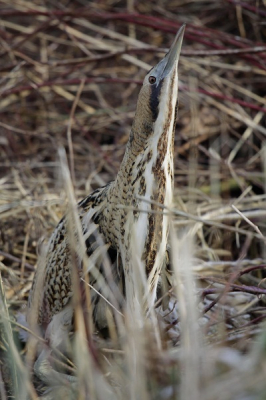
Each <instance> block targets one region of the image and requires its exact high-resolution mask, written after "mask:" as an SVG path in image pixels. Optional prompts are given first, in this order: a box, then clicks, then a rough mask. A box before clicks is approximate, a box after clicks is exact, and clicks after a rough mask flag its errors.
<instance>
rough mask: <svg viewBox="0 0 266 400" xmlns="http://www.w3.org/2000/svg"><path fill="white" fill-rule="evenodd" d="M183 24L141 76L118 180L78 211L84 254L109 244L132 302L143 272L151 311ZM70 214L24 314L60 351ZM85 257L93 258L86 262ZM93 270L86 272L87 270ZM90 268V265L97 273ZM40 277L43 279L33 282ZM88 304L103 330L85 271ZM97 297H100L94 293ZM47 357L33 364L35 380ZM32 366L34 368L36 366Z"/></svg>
mask: <svg viewBox="0 0 266 400" xmlns="http://www.w3.org/2000/svg"><path fill="white" fill-rule="evenodd" d="M184 30H185V26H184V25H183V26H182V27H181V28H180V30H179V31H178V33H177V35H176V37H175V40H174V42H173V44H172V46H171V48H170V50H169V52H168V53H167V54H166V55H165V56H164V58H163V59H162V60H161V61H160V62H159V63H158V64H157V65H156V66H155V67H153V68H152V69H151V70H150V71H149V72H148V74H147V75H146V76H145V78H144V81H143V86H142V88H141V90H140V93H139V96H138V101H137V108H136V113H135V117H134V121H133V125H132V129H131V132H130V136H129V140H128V143H127V146H126V151H125V155H124V158H123V160H122V163H121V165H120V168H119V171H118V174H117V177H116V179H115V180H114V181H113V182H111V183H109V184H107V185H106V186H104V187H102V188H100V189H97V190H95V191H94V192H93V193H92V194H90V195H89V196H88V197H86V198H85V199H84V200H82V201H81V202H80V203H79V204H78V206H77V212H78V215H79V219H80V222H81V226H82V233H83V235H84V242H85V245H86V252H87V255H88V256H89V257H91V256H92V255H93V254H95V253H96V252H97V249H98V248H99V246H100V245H101V244H100V243H104V244H105V245H106V247H108V251H107V252H108V255H109V258H110V265H111V272H112V276H113V279H114V281H115V282H116V283H117V286H120V287H122V293H123V295H124V296H125V297H126V298H127V299H129V303H130V304H133V306H134V301H140V299H136V298H134V296H136V293H135V291H134V288H133V289H132V271H134V268H136V266H135V261H136V258H137V260H138V264H139V265H138V268H139V267H140V268H142V271H145V272H146V277H147V283H148V289H149V290H148V291H149V299H150V301H149V306H152V305H153V304H154V302H155V299H156V293H157V289H158V287H159V285H160V281H161V279H162V278H163V275H164V273H165V270H166V269H167V265H168V263H169V254H168V251H169V250H168V236H169V216H167V215H166V213H163V212H162V209H163V208H164V207H166V208H169V207H171V206H172V196H173V185H174V162H173V155H174V134H175V122H176V116H177V105H178V61H179V56H180V51H181V45H182V40H183V35H184ZM69 235H70V233H69V227H68V224H67V216H66V217H65V218H63V219H62V220H61V221H60V222H59V224H58V226H57V227H56V229H55V230H54V232H53V234H52V236H51V238H50V241H49V244H48V247H47V250H46V254H45V261H44V265H43V266H42V267H41V268H43V272H42V273H41V274H40V272H38V269H37V273H36V278H35V279H34V282H33V285H32V290H31V293H30V297H29V309H28V310H29V311H28V316H29V318H30V319H31V313H33V311H32V309H33V307H35V309H36V310H37V316H36V322H37V324H38V325H39V326H41V327H42V329H43V330H44V332H46V333H45V337H46V338H47V339H49V340H50V342H51V344H52V345H54V346H57V345H58V344H59V343H60V341H61V340H62V337H61V336H62V332H63V330H64V329H65V326H68V325H69V326H70V325H71V321H72V316H73V312H74V311H73V308H74V306H73V302H72V301H71V299H72V298H73V290H76V289H75V287H74V285H73V273H72V269H73V259H75V262H76V263H77V264H78V269H79V270H80V271H82V268H83V267H82V257H80V255H79V254H78V250H76V249H74V252H75V254H74V257H73V249H71V243H70V242H71V241H70V239H69ZM89 259H90V258H89ZM103 262H104V261H103V259H102V258H101V257H96V258H94V263H95V265H96V269H98V271H99V276H100V277H101V278H102V279H104V280H105V282H106V284H107V285H108V279H109V278H108V277H107V276H106V269H105V268H104V267H103ZM89 270H90V268H89ZM94 271H95V268H94ZM38 275H41V277H40V278H39V280H41V282H40V281H39V282H38ZM89 281H90V284H91V285H92V286H93V287H94V288H95V289H96V290H97V291H96V290H95V291H94V290H92V291H91V307H92V315H93V319H94V322H95V325H96V326H97V328H98V329H99V330H101V329H104V328H106V327H107V319H106V308H107V307H109V306H108V304H107V302H105V300H104V299H103V298H102V297H100V295H99V293H101V290H102V282H103V281H102V280H101V281H100V280H98V278H97V273H95V272H94V273H93V274H92V273H91V272H89ZM97 292H98V293H97ZM44 358H45V354H44V353H42V355H41V356H40V359H39V361H37V365H38V369H39V375H42V378H44V379H46V378H47V377H46V376H44V373H43V372H41V373H40V370H41V364H42V362H43V360H44ZM36 369H37V368H36Z"/></svg>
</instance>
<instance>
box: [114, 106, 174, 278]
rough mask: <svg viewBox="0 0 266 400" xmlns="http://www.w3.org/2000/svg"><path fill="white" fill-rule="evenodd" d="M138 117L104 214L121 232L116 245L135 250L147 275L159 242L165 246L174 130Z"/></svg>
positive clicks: (171, 190)
mask: <svg viewBox="0 0 266 400" xmlns="http://www.w3.org/2000/svg"><path fill="white" fill-rule="evenodd" d="M141 114H142V113H138V110H137V113H136V116H135V119H134V122H133V126H132V130H131V134H130V139H129V141H128V144H127V147H126V151H125V155H124V158H123V161H122V163H121V166H120V169H119V171H118V174H117V177H116V180H115V181H114V183H113V185H112V187H111V188H110V191H109V196H108V197H109V198H108V207H109V211H107V213H108V215H112V218H114V223H115V225H116V226H114V228H115V229H116V230H117V232H120V237H119V238H118V240H119V243H117V244H116V245H118V246H121V245H122V246H123V245H124V246H125V247H130V246H131V244H132V246H135V248H136V252H137V254H139V255H140V257H141V261H142V262H143V260H145V268H146V270H147V272H150V270H151V269H152V268H153V265H154V260H155V253H156V252H157V251H158V250H159V247H160V243H162V241H163V243H164V244H163V246H164V247H165V246H166V244H165V242H166V241H167V236H168V227H167V226H166V225H168V218H166V217H165V216H163V215H162V214H163V212H164V207H170V206H171V203H172V192H173V169H174V167H173V147H174V133H173V131H174V126H173V123H172V124H170V125H169V126H164V127H163V126H158V124H157V125H156V123H153V122H151V123H149V122H147V120H145V118H142V115H141ZM163 128H165V129H163ZM156 129H157V131H158V132H156V131H155V130H156ZM159 131H161V132H162V133H161V132H159ZM114 216H115V217H114ZM134 235H135V237H134ZM162 236H164V237H162Z"/></svg>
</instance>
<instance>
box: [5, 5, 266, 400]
mask: <svg viewBox="0 0 266 400" xmlns="http://www.w3.org/2000/svg"><path fill="white" fill-rule="evenodd" d="M265 17H266V4H265V1H257V2H254V1H252V0H247V1H236V0H216V1H208V0H206V1H200V0H198V1H197V0H192V1H186V0H165V1H155V0H154V1H149V2H139V1H133V0H127V1H112V0H106V1H100V2H97V1H89V2H85V1H84V0H74V1H72V2H68V1H64V0H61V1H59V2H55V1H52V0H48V1H45V2H44V1H41V0H35V1H24V0H13V1H12V2H10V1H8V0H4V1H3V0H1V1H0V41H1V45H0V60H1V63H0V113H1V118H0V149H1V152H0V243H1V245H0V273H1V279H0V309H1V313H0V317H1V318H0V398H1V399H3V400H5V399H12V398H15V399H16V400H24V399H25V400H26V399H37V398H39V397H40V398H42V399H43V400H45V399H46V400H48V399H49V400H53V399H63V398H64V399H67V398H69V399H103V398H105V399H106V398H107V399H121V400H123V399H126V398H127V399H132V400H133V399H144V400H146V399H147V400H148V399H152V400H161V399H162V400H166V399H169V400H170V399H171V400H172V399H181V400H187V399H190V400H200V399H202V400H203V399H204V400H214V399H215V400H216V399H217V400H244V399H248V400H251V399H252V400H253V399H258V400H261V399H264V398H266V385H265V368H266V355H265V354H266V352H265V333H264V326H265V324H264V319H265V316H266V313H265V298H266V297H265V295H266V285H265V268H266V259H265V241H266V236H265V233H266V224H265V216H266V201H265V200H266V190H265V189H266V179H265V167H266V145H265V135H266V128H265V126H266V125H265V121H266V119H265V111H266V89H265V88H266V45H265V41H266V24H265ZM183 23H186V24H187V26H186V32H185V38H184V43H183V49H182V55H181V60H180V63H179V81H180V84H179V114H178V120H177V127H176V141H175V155H176V157H175V199H174V200H175V201H174V207H173V209H171V210H162V212H166V213H169V215H170V216H171V221H172V223H171V224H172V226H171V238H170V239H171V247H172V249H173V250H172V254H171V257H172V264H173V273H174V282H175V284H174V286H173V288H171V289H170V292H169V298H170V305H169V307H168V309H167V310H164V309H163V306H162V305H161V304H160V301H159V302H158V304H157V308H156V310H155V312H154V314H152V315H151V316H150V317H149V318H146V316H145V315H144V313H143V311H142V310H141V309H136V310H135V312H134V313H132V315H129V314H128V313H127V314H125V315H123V316H122V317H121V318H120V322H119V323H118V331H119V332H118V331H116V330H114V331H113V332H112V334H111V337H110V338H109V339H104V338H102V337H101V335H99V334H97V332H96V333H93V334H88V329H87V326H86V324H87V322H86V318H85V317H86V316H85V315H84V313H83V311H82V310H79V309H77V321H76V333H75V334H73V335H72V338H71V340H72V353H71V354H70V355H69V359H68V360H67V361H66V359H65V356H63V355H59V356H58V360H59V361H60V363H61V365H62V364H64V370H68V371H72V372H73V371H74V373H75V374H76V376H77V382H74V383H72V384H69V385H60V384H59V382H58V384H57V385H50V386H49V385H48V386H47V385H44V384H43V383H42V382H40V381H39V380H38V379H37V378H36V377H35V376H34V375H33V374H32V372H31V367H32V366H31V365H30V362H29V360H28V359H27V357H26V356H25V345H24V344H23V343H22V342H21V340H20V337H19V331H20V330H21V329H22V328H21V327H20V326H19V323H18V322H17V319H16V316H17V314H18V313H22V314H23V313H24V312H25V308H26V304H27V298H28V294H29V290H30V287H31V283H32V279H33V275H34V271H35V268H36V265H37V259H38V254H40V253H41V248H42V245H43V242H46V241H47V239H48V238H49V235H50V234H51V232H52V231H53V229H54V228H55V226H56V225H57V223H58V221H59V220H60V219H61V217H62V216H63V215H64V214H65V212H67V211H68V212H73V221H75V207H74V204H75V203H76V201H78V200H80V199H82V198H83V197H85V196H86V195H87V194H89V193H90V192H91V191H92V190H94V189H96V188H97V187H99V186H102V185H104V184H105V183H107V182H108V181H110V180H112V179H114V177H115V176H116V173H117V170H118V167H119V164H120V161H121V159H122V157H123V153H124V149H125V144H126V142H127V138H128V134H129V132H130V127H131V123H132V119H133V117H134V110H135V105H136V101H137V95H138V91H139V88H140V85H141V83H142V78H143V77H144V75H145V73H146V71H148V70H149V69H150V68H151V66H152V65H154V64H155V63H156V62H158V60H159V59H160V57H161V56H162V55H163V53H165V51H166V49H168V48H169V45H170V44H171V41H172V39H173V37H174V34H175V33H176V31H177V30H178V28H179V27H180V26H181V25H182V24H183ZM59 149H61V150H60V151H61V153H60V152H59ZM62 149H65V152H66V159H64V156H62V154H64V152H63V150H62ZM59 153H60V154H61V156H60V155H59ZM69 210H70V211H69ZM71 210H72V211H71ZM73 223H75V222H73ZM137 280H138V277H136V281H137ZM77 307H78V306H77ZM39 340H40V341H41V339H39ZM55 353H56V352H55ZM55 356H56V357H57V354H55Z"/></svg>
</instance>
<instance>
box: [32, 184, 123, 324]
mask: <svg viewBox="0 0 266 400" xmlns="http://www.w3.org/2000/svg"><path fill="white" fill-rule="evenodd" d="M110 185H111V184H108V185H106V186H104V187H102V188H100V189H97V190H95V191H94V192H93V193H91V194H90V195H89V196H87V197H86V198H85V199H83V200H82V201H81V202H79V204H78V206H77V213H78V217H79V220H80V223H81V228H82V235H83V240H84V244H85V249H86V254H85V255H84V254H83V255H82V254H80V251H81V250H80V248H75V244H74V243H71V237H72V238H73V234H74V236H77V228H76V227H73V226H71V225H70V223H69V221H68V219H67V217H64V218H62V219H61V221H60V222H59V223H58V225H57V227H56V228H55V230H54V232H53V233H52V235H51V237H50V240H49V243H48V245H47V247H46V249H45V251H44V254H43V255H41V256H40V259H39V265H38V268H37V272H36V274H35V277H34V282H33V285H32V288H31V292H30V295H29V302H28V309H29V311H28V314H29V313H30V314H31V320H32V319H34V320H35V323H37V324H38V325H40V326H43V328H44V329H45V328H46V326H47V325H48V324H49V322H50V321H51V319H52V317H53V316H54V315H55V314H57V313H59V312H60V311H61V310H62V309H63V308H64V307H65V306H66V305H67V304H68V303H69V302H70V301H71V298H72V296H73V273H74V271H76V272H77V273H78V275H79V277H80V278H82V277H84V268H83V267H84V265H83V260H84V256H85V258H86V260H87V270H88V271H89V272H90V274H89V276H90V279H89V282H90V284H91V286H93V288H94V289H95V290H91V301H92V302H93V304H94V307H93V317H94V321H95V323H96V325H98V326H100V327H105V326H104V325H105V323H106V321H105V316H104V315H100V314H103V313H102V311H103V303H104V304H106V302H105V301H104V300H103V299H102V298H101V297H100V295H98V294H97V292H99V293H101V292H102V288H101V286H102V285H101V284H100V283H103V280H104V281H108V280H110V279H111V280H113V281H114V282H117V281H118V279H117V277H118V275H119V276H120V277H119V281H121V274H122V270H120V269H119V265H120V262H119V254H118V253H117V250H116V249H115V248H114V247H112V246H111V244H110V243H109V242H108V239H107V238H106V236H105V229H104V221H103V210H104V209H105V208H106V202H107V191H108V189H109V188H110ZM70 230H72V232H71V234H70ZM104 264H107V265H109V266H111V269H110V270H109V276H108V272H107V271H106V267H104ZM97 275H98V276H97ZM110 275H112V276H110ZM122 280H123V279H122ZM103 286H104V285H103ZM103 297H106V296H103ZM97 308H100V309H101V313H98V312H97ZM33 314H35V317H34V318H32V316H33Z"/></svg>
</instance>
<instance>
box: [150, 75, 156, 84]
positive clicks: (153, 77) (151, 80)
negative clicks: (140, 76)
mask: <svg viewBox="0 0 266 400" xmlns="http://www.w3.org/2000/svg"><path fill="white" fill-rule="evenodd" d="M149 82H150V84H151V85H152V84H153V83H155V82H156V78H155V76H150V77H149Z"/></svg>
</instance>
